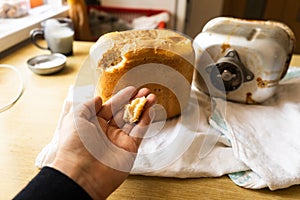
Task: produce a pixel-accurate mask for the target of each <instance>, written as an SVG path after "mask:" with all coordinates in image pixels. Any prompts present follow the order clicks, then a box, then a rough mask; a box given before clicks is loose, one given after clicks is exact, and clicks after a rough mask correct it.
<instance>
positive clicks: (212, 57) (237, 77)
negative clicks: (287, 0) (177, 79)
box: [193, 17, 295, 104]
mask: <svg viewBox="0 0 300 200" xmlns="http://www.w3.org/2000/svg"><path fill="white" fill-rule="evenodd" d="M294 42H295V36H294V34H293V32H292V30H291V29H290V28H289V27H288V26H286V25H285V24H283V23H280V22H275V21H257V20H245V19H237V18H229V17H218V18H215V19H212V20H211V21H209V22H208V23H207V24H206V25H205V26H204V28H203V30H202V32H201V33H199V34H198V35H197V36H196V38H195V39H194V42H193V46H194V48H195V51H196V67H197V71H198V73H197V74H196V75H195V79H194V84H195V85H196V87H198V88H199V89H200V90H202V91H204V92H206V93H208V94H210V95H211V96H215V97H221V98H226V99H227V100H231V101H237V102H241V103H248V104H252V103H261V102H263V101H265V100H266V99H268V98H269V97H271V96H272V95H273V94H274V93H275V90H276V86H277V85H278V82H279V81H280V80H281V79H282V78H283V76H284V75H285V74H286V71H287V69H288V66H289V63H290V60H291V56H292V53H293V48H294Z"/></svg>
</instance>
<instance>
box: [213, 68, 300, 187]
mask: <svg viewBox="0 0 300 200" xmlns="http://www.w3.org/2000/svg"><path fill="white" fill-rule="evenodd" d="M214 104H215V105H214V110H213V113H212V115H211V117H210V120H209V121H210V124H211V125H212V126H213V127H214V128H215V129H217V130H219V131H220V132H221V133H222V134H224V135H225V136H226V137H227V138H229V140H230V142H231V144H232V149H233V151H234V155H235V156H236V158H238V159H240V160H241V161H242V162H244V163H245V164H246V165H247V166H248V167H249V168H250V169H251V170H246V171H241V172H237V173H231V174H229V177H230V178H231V179H232V180H233V181H234V182H235V183H236V184H238V185H240V186H243V187H246V188H256V189H258V188H263V187H269V188H270V189H271V190H276V189H280V188H286V187H289V186H291V185H295V184H300V69H299V68H295V67H294V68H293V67H290V69H289V71H288V73H287V75H286V77H285V78H284V79H283V80H282V81H281V82H280V84H279V86H278V88H277V91H276V94H275V95H274V96H273V97H272V98H270V99H269V100H267V101H266V102H264V103H263V104H262V105H245V104H239V103H233V102H226V101H224V100H222V99H214Z"/></svg>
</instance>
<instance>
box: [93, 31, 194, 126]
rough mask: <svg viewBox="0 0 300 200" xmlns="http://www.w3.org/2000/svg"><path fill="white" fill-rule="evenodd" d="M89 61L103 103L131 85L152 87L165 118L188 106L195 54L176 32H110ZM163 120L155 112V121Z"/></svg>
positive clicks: (178, 112) (190, 46) (186, 41)
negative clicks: (93, 69) (94, 70)
mask: <svg viewBox="0 0 300 200" xmlns="http://www.w3.org/2000/svg"><path fill="white" fill-rule="evenodd" d="M90 58H91V61H92V63H93V64H94V66H96V76H97V78H98V82H97V87H96V91H95V94H96V95H99V96H100V97H101V98H102V99H103V102H105V101H107V100H108V99H109V98H110V97H111V96H112V95H113V94H114V93H116V92H117V91H119V90H120V89H122V88H124V87H126V86H129V85H132V86H136V87H138V88H142V87H147V88H149V89H150V90H151V92H152V93H154V94H155V95H156V96H157V99H158V104H161V105H162V106H163V108H164V110H165V114H166V116H165V117H166V118H171V117H174V116H177V115H179V114H181V112H182V111H183V110H184V109H185V108H186V106H187V105H188V101H189V97H190V90H191V82H192V79H193V73H194V66H193V64H194V60H195V53H194V50H193V47H192V41H191V40H190V39H189V38H187V37H185V36H183V35H181V34H179V33H176V32H175V31H171V30H162V29H161V30H160V29H153V30H130V31H123V32H111V33H107V34H104V35H102V36H101V37H100V38H99V39H98V40H97V42H96V43H95V44H94V45H93V46H92V47H91V50H90ZM163 118H164V116H163V114H162V115H161V116H160V114H158V115H157V113H156V118H155V119H156V120H161V119H163Z"/></svg>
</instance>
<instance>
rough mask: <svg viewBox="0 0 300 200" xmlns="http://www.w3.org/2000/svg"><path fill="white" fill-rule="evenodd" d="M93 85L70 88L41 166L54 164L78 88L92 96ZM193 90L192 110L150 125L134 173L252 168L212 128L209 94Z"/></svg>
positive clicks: (212, 173) (197, 173)
mask: <svg viewBox="0 0 300 200" xmlns="http://www.w3.org/2000/svg"><path fill="white" fill-rule="evenodd" d="M93 88H94V87H93V86H92V85H87V86H77V87H71V88H70V90H69V94H68V97H67V98H66V100H65V103H64V106H63V110H62V114H61V117H60V119H59V122H58V126H57V129H56V131H55V133H54V136H53V139H52V141H51V142H50V143H49V144H48V145H46V146H45V147H44V149H43V150H42V151H41V152H40V153H39V155H38V156H37V158H36V163H35V164H36V166H37V167H38V168H41V167H43V166H45V165H48V164H50V163H51V162H52V161H53V159H54V157H55V153H56V150H57V145H58V138H59V137H58V136H59V134H60V126H61V124H60V123H61V121H62V119H63V118H64V115H65V114H66V113H68V111H69V109H70V108H71V106H70V105H71V102H72V101H73V99H74V97H73V94H74V91H76V93H80V94H82V95H79V96H84V97H85V98H86V99H88V98H91V97H89V95H88V94H93V92H92V90H93ZM78 91H79V92H78ZM193 94H194V97H196V98H192V99H193V100H191V103H190V107H189V108H188V109H187V110H186V113H188V114H187V115H185V114H184V115H183V116H185V117H181V118H176V119H173V120H169V121H167V122H166V123H165V124H164V123H162V122H157V123H154V124H153V125H152V126H151V127H150V129H149V131H148V132H147V133H146V138H145V139H144V140H143V142H142V144H141V147H140V151H139V154H138V156H137V158H136V161H135V164H134V166H133V169H132V172H131V173H132V174H141V175H149V176H163V177H179V178H187V177H191V178H192V177H217V176H222V175H224V174H228V173H232V172H238V171H243V170H248V167H247V166H245V165H244V164H243V163H242V162H240V161H239V160H237V159H236V158H235V157H234V155H233V151H232V148H231V147H230V143H229V141H228V139H227V138H225V136H224V135H221V134H220V133H219V132H217V131H216V130H214V129H211V128H210V126H209V124H208V117H209V114H210V110H211V109H210V100H209V98H208V97H207V96H206V95H204V94H203V93H201V92H197V91H195V92H194V93H193ZM83 99H84V98H83ZM77 100H78V99H77ZM79 101H83V100H79ZM199 105H201V107H200V106H199ZM191 118H194V119H196V121H197V122H198V124H193V123H194V122H195V120H194V119H191Z"/></svg>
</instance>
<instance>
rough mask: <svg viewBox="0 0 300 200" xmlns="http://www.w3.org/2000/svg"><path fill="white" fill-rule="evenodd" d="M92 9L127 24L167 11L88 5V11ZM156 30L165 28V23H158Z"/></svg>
mask: <svg viewBox="0 0 300 200" xmlns="http://www.w3.org/2000/svg"><path fill="white" fill-rule="evenodd" d="M91 8H94V9H96V10H99V11H104V12H107V13H109V14H111V15H114V16H116V17H118V18H121V19H123V20H126V21H127V22H131V21H132V20H133V19H134V18H137V17H141V16H148V17H149V16H151V15H156V14H159V13H162V12H167V13H169V12H168V11H167V10H154V9H136V8H117V7H107V6H105V7H104V6H94V5H88V10H89V9H91ZM157 28H158V29H163V28H167V23H166V22H163V21H162V22H160V23H159V24H158V27H157Z"/></svg>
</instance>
